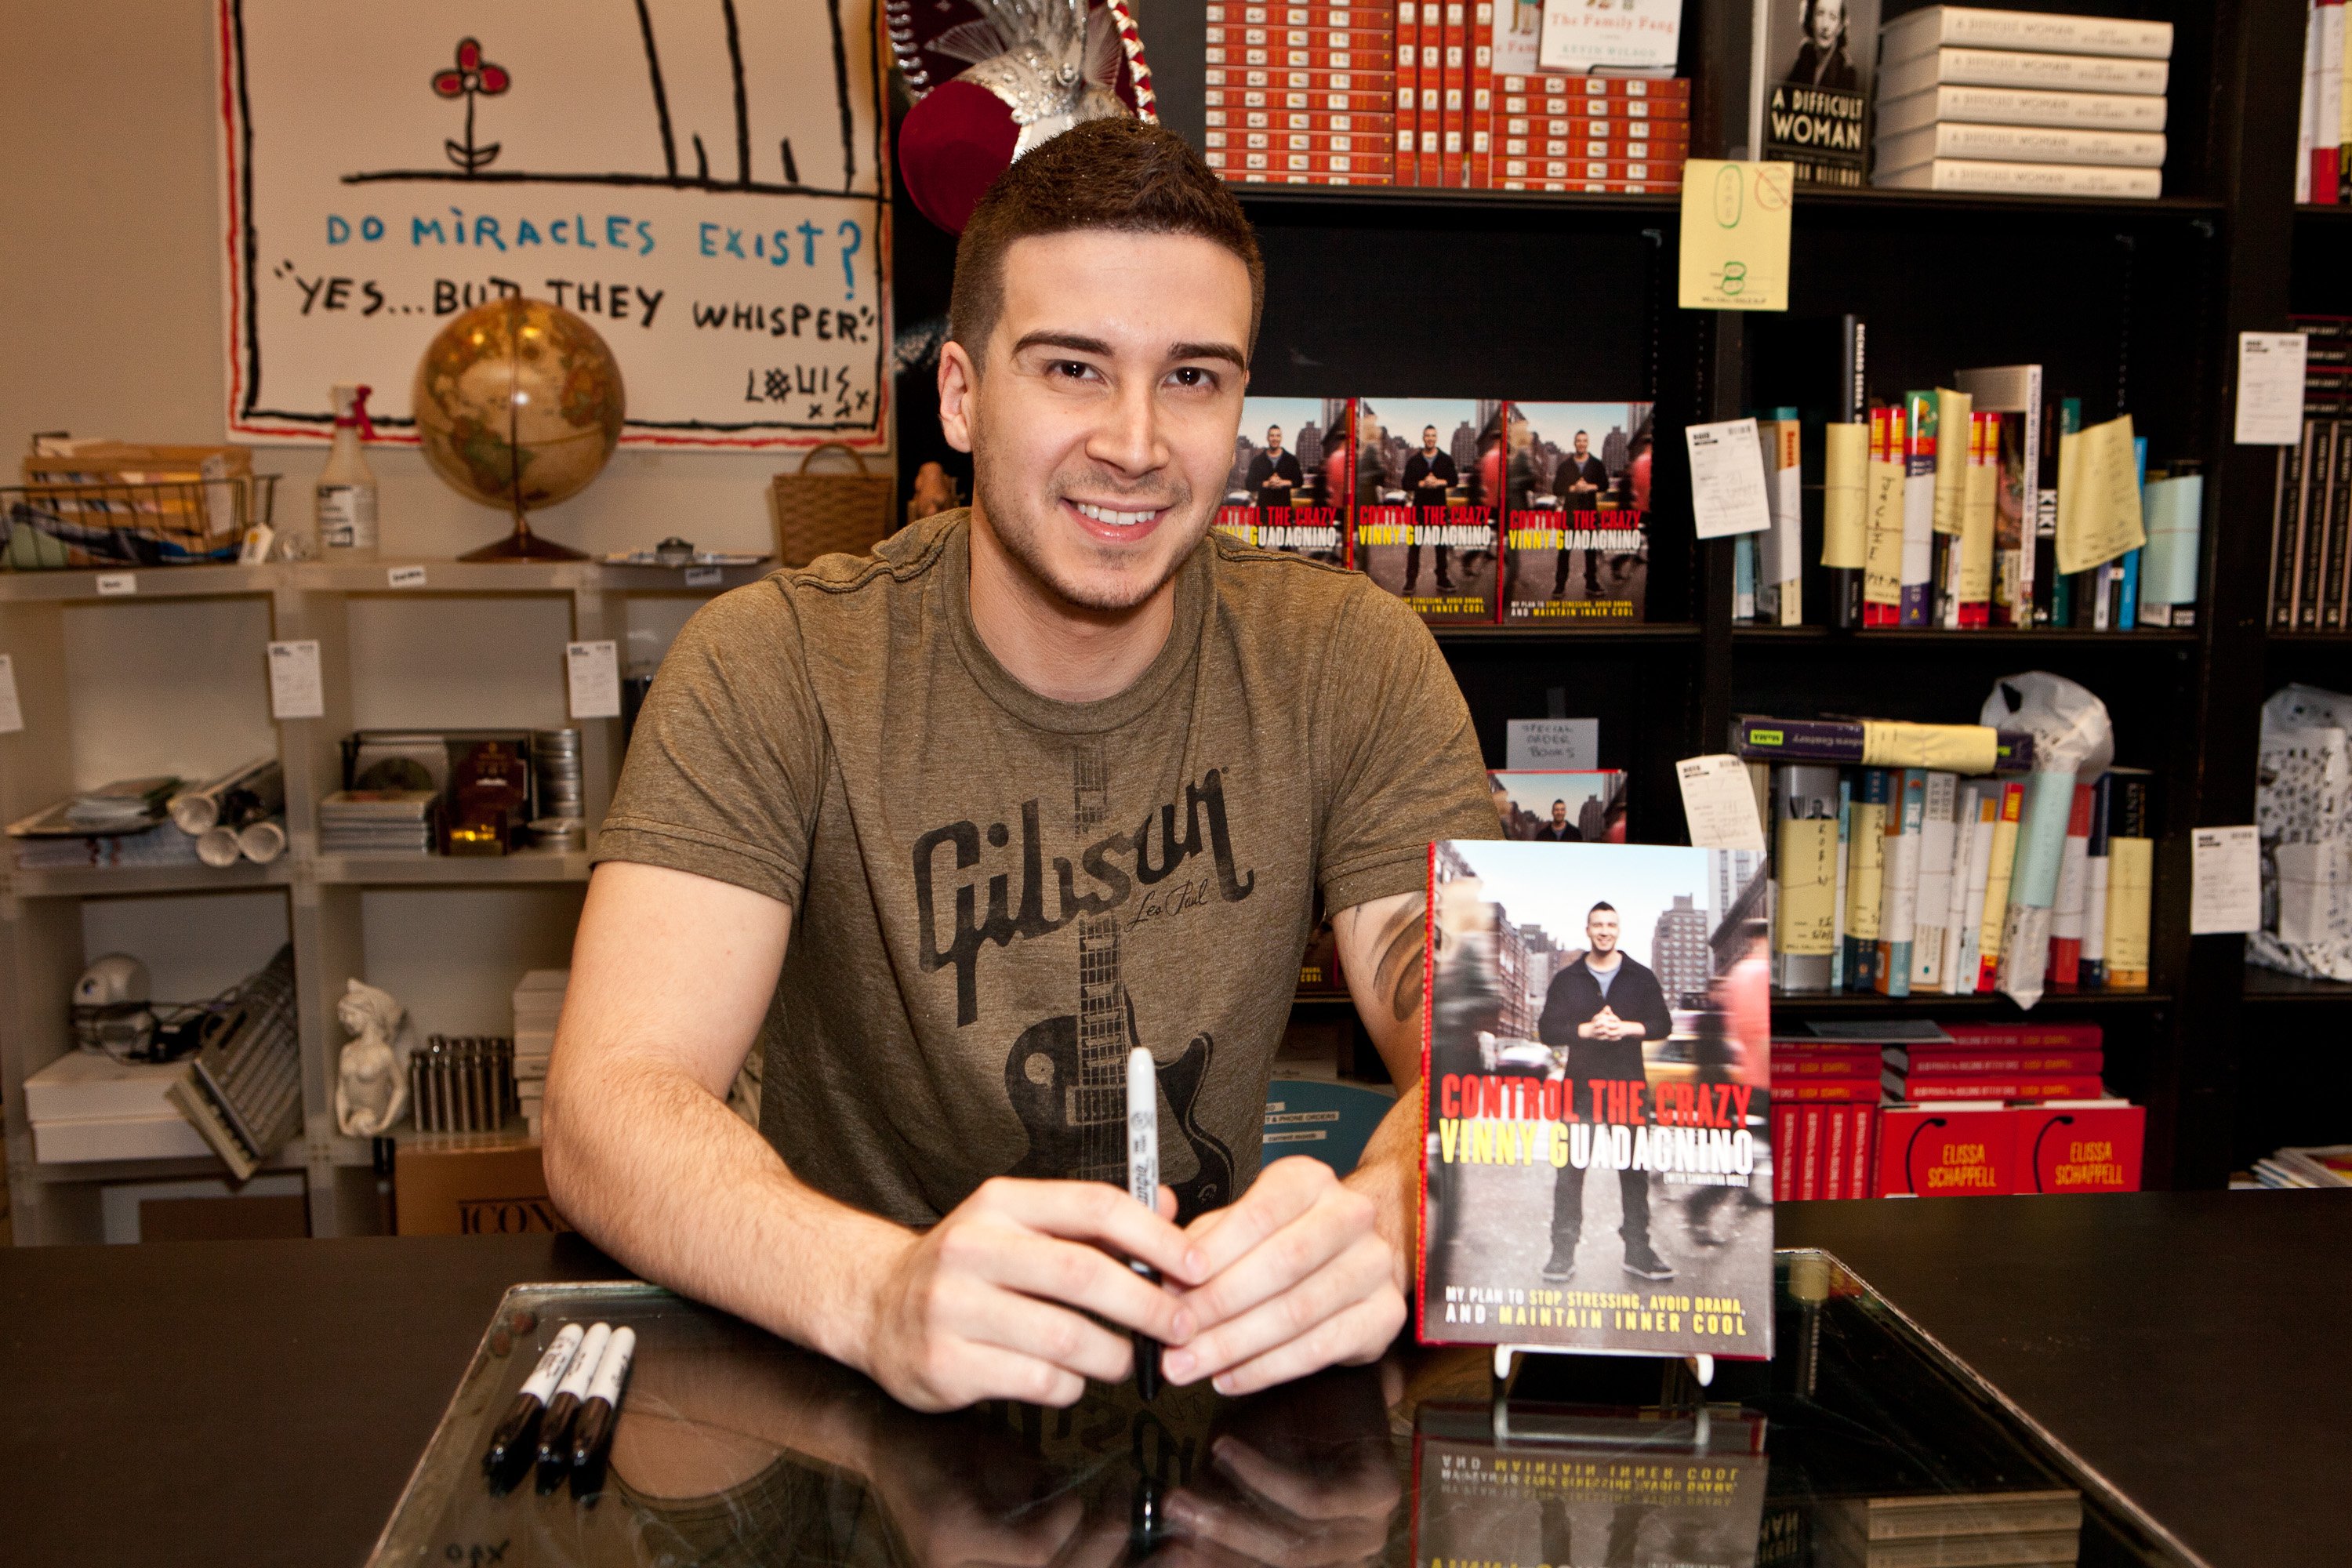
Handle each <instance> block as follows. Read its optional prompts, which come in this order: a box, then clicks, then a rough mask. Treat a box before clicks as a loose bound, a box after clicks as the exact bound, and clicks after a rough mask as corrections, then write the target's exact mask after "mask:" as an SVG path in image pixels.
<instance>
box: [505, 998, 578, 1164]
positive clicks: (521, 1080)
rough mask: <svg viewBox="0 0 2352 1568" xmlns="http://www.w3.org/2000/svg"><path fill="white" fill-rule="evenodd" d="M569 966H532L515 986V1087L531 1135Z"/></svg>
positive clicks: (543, 1098)
mask: <svg viewBox="0 0 2352 1568" xmlns="http://www.w3.org/2000/svg"><path fill="white" fill-rule="evenodd" d="M570 984H572V971H570V970H568V969H534V970H532V971H531V972H530V973H528V974H526V975H524V976H523V977H522V983H521V984H519V985H517V986H516V987H515V989H514V1087H515V1097H516V1099H517V1100H520V1102H521V1108H522V1115H523V1121H525V1122H526V1123H528V1124H529V1126H530V1135H531V1136H532V1137H534V1138H536V1137H538V1136H539V1119H540V1113H541V1109H542V1107H543V1106H544V1105H545V1103H546V1100H547V1058H548V1057H549V1056H550V1055H551V1054H552V1053H553V1051H554V1049H555V1025H556V1020H557V1019H559V1018H561V1017H562V1016H563V992H564V988H565V987H566V986H568V985H570Z"/></svg>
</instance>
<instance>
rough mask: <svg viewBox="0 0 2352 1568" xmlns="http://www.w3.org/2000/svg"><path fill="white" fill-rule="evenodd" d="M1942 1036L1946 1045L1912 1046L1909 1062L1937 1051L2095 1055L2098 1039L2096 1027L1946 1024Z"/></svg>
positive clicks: (2092, 1025) (2080, 1025)
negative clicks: (2073, 1052)
mask: <svg viewBox="0 0 2352 1568" xmlns="http://www.w3.org/2000/svg"><path fill="white" fill-rule="evenodd" d="M1944 1033H1946V1034H1948V1035H1949V1036H1951V1037H1952V1043H1951V1044H1950V1045H1948V1046H1947V1045H1941V1044H1937V1045H1925V1046H1913V1047H1909V1048H1910V1051H1911V1059H1912V1060H1913V1061H1915V1062H1916V1061H1924V1060H1926V1059H1927V1058H1928V1057H1930V1056H1933V1055H1934V1054H1935V1053H1936V1052H1937V1051H1954V1052H1958V1051H1961V1050H2017V1051H2028V1050H2058V1051H2086V1050H2087V1051H2095V1050H2097V1049H2098V1048H2099V1045H2100V1039H2101V1037H2100V1034H2099V1026H2097V1025H2096V1024H2025V1023H2020V1024H1947V1025H1945V1026H1944Z"/></svg>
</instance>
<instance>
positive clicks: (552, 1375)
mask: <svg viewBox="0 0 2352 1568" xmlns="http://www.w3.org/2000/svg"><path fill="white" fill-rule="evenodd" d="M587 1333H588V1331H587V1330H586V1329H584V1328H583V1327H581V1326H580V1325H579V1324H578V1323H566V1324H564V1325H563V1331H562V1332H561V1333H559V1334H557V1335H556V1336H555V1339H554V1342H552V1343H551V1344H550V1345H549V1346H548V1347H547V1353H546V1354H544V1355H542V1356H541V1357H540V1358H539V1364H538V1365H537V1366H535V1367H533V1368H531V1373H530V1376H529V1377H527V1378H525V1379H523V1383H522V1390H521V1392H522V1394H524V1395H525V1396H526V1397H528V1398H531V1399H536V1400H538V1401H539V1402H540V1403H541V1404H542V1405H544V1404H545V1403H546V1402H547V1399H548V1396H549V1395H551V1394H553V1393H554V1392H555V1384H556V1383H557V1381H558V1380H559V1379H561V1378H562V1376H563V1374H564V1373H565V1372H567V1371H568V1370H570V1368H571V1366H572V1357H573V1356H574V1355H575V1354H576V1353H577V1352H578V1351H579V1349H580V1342H581V1341H582V1340H583V1338H585V1337H586V1336H587Z"/></svg>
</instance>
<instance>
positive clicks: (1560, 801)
mask: <svg viewBox="0 0 2352 1568" xmlns="http://www.w3.org/2000/svg"><path fill="white" fill-rule="evenodd" d="M1567 804H1568V802H1566V801H1564V800H1556V801H1553V802H1552V805H1567Z"/></svg>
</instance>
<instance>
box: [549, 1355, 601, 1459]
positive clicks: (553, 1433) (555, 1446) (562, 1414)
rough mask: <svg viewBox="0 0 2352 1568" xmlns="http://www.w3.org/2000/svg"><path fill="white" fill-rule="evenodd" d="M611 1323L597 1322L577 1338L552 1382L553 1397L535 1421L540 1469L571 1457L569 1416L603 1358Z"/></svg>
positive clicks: (575, 1410) (578, 1402)
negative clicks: (567, 1365) (575, 1350)
mask: <svg viewBox="0 0 2352 1568" xmlns="http://www.w3.org/2000/svg"><path fill="white" fill-rule="evenodd" d="M612 1339H613V1325H612V1324H610V1323H598V1324H597V1325H596V1326H595V1327H594V1328H593V1329H590V1330H589V1331H588V1337H587V1338H586V1339H585V1340H583V1341H582V1342H581V1345H580V1353H579V1354H578V1355H576V1356H574V1357H573V1358H572V1370H571V1371H569V1372H567V1373H564V1374H563V1381H562V1383H559V1384H556V1385H555V1397H554V1398H553V1399H551V1400H550V1401H548V1405H547V1415H546V1416H545V1417H544V1418H543V1419H542V1420H541V1422H540V1424H539V1463H540V1467H541V1468H542V1469H561V1468H563V1467H564V1466H565V1465H566V1464H568V1463H569V1462H570V1461H571V1458H572V1415H574V1414H576V1413H577V1412H578V1410H579V1409H580V1401H581V1399H582V1397H583V1395H585V1394H587V1392H588V1380H589V1379H590V1378H593V1377H594V1376H595V1375H596V1364H597V1363H599V1362H601V1361H603V1360H604V1347H605V1346H606V1345H607V1344H609V1343H611V1342H612Z"/></svg>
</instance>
